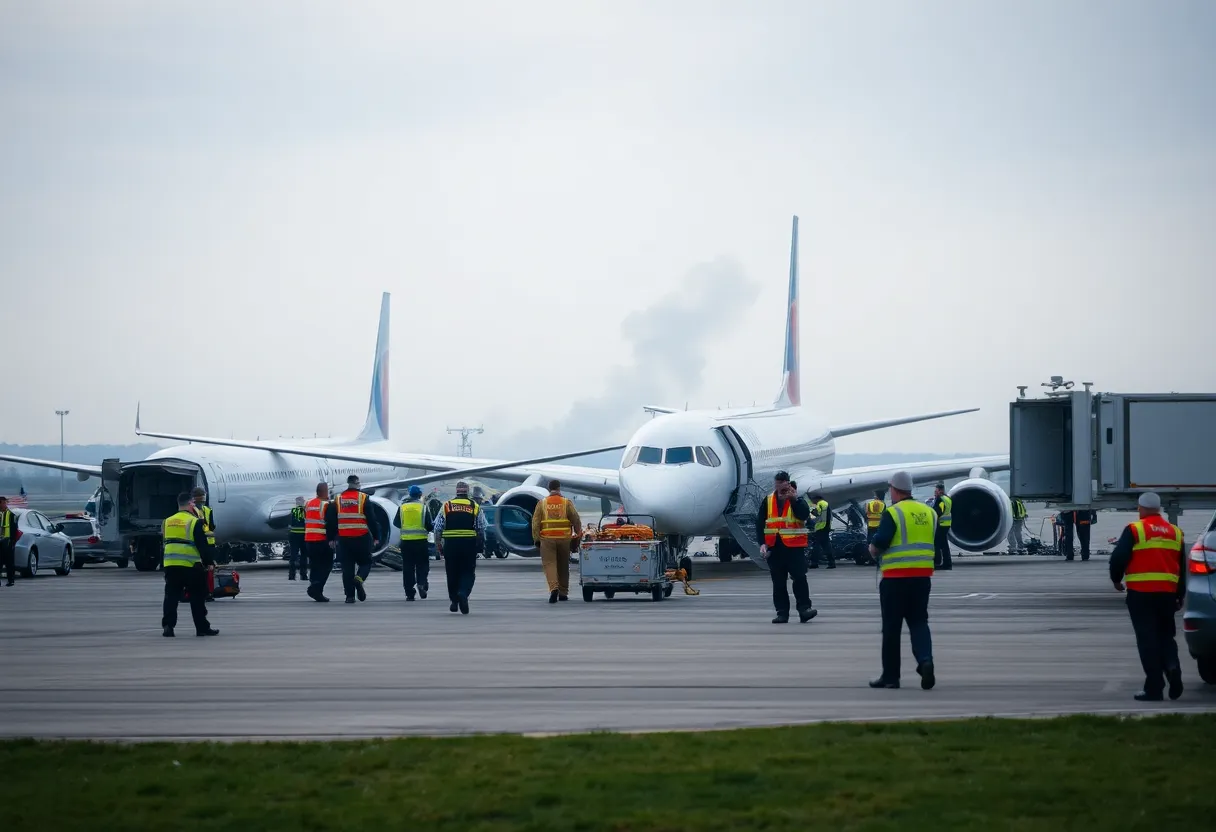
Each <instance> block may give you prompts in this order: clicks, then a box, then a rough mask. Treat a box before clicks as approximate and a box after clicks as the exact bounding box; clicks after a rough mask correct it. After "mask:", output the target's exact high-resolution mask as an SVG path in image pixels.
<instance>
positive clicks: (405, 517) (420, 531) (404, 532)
mask: <svg viewBox="0 0 1216 832" xmlns="http://www.w3.org/2000/svg"><path fill="white" fill-rule="evenodd" d="M401 539H402V540H426V506H424V505H423V504H422V501H420V500H415V501H414V502H412V503H402V504H401Z"/></svg>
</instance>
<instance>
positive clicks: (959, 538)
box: [950, 471, 1013, 552]
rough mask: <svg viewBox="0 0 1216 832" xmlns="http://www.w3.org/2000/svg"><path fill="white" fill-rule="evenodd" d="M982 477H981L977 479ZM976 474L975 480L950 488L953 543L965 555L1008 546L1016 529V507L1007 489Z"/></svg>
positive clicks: (973, 476) (968, 480)
mask: <svg viewBox="0 0 1216 832" xmlns="http://www.w3.org/2000/svg"><path fill="white" fill-rule="evenodd" d="M977 474H980V476H977ZM982 474H983V472H982V471H972V472H971V479H967V480H963V481H962V482H960V483H959V484H958V485H956V486H954V487H953V488H951V489H950V499H951V500H953V501H954V505H953V507H952V508H951V510H950V517H951V523H950V542H951V543H953V544H954V545H955V546H957V547H958V548H960V549H962V550H963V551H965V552H984V551H987V550H989V549H992V548H993V547H995V546H999V545H1002V544H1004V542H1005V539H1006V538H1007V537H1008V536H1009V530H1010V529H1011V528H1013V506H1012V505H1011V504H1010V502H1009V497H1008V495H1006V494H1005V490H1004V489H1003V488H1001V487H1000V486H999V485H997V484H996V483H994V482H993V481H992V480H990V479H987V478H986V477H985V476H983V475H982Z"/></svg>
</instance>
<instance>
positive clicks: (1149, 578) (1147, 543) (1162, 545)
mask: <svg viewBox="0 0 1216 832" xmlns="http://www.w3.org/2000/svg"><path fill="white" fill-rule="evenodd" d="M1129 528H1130V529H1131V530H1132V539H1133V540H1134V541H1135V542H1134V543H1133V545H1132V559H1131V562H1130V563H1129V564H1128V565H1127V574H1125V575H1124V576H1123V580H1124V582H1125V583H1126V584H1127V588H1128V589H1131V590H1135V591H1136V592H1176V591H1177V589H1178V579H1179V574H1178V568H1179V565H1180V558H1181V557H1182V530H1181V529H1179V528H1178V527H1177V526H1175V525H1173V524H1172V523H1170V522H1169V521H1167V520H1166V519H1165V518H1163V517H1161V516H1160V515H1158V516H1156V517H1146V518H1145V519H1143V520H1137V521H1136V522H1135V523H1132V524H1130V526H1129Z"/></svg>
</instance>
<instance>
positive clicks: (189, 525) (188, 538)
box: [161, 511, 203, 566]
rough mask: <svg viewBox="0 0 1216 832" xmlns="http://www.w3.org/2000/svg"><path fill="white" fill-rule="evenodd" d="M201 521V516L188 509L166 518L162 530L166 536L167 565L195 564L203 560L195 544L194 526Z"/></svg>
mask: <svg viewBox="0 0 1216 832" xmlns="http://www.w3.org/2000/svg"><path fill="white" fill-rule="evenodd" d="M199 522H201V521H200V520H199V518H197V517H195V516H194V515H193V514H191V513H190V512H188V511H179V512H178V513H177V514H174V515H172V516H171V517H167V518H165V524H164V527H163V528H162V530H161V533H162V534H163V535H164V538H165V561H164V563H165V566H194V564H196V563H202V562H203V558H202V555H200V554H199V552H198V547H197V546H195V545H194V526H195V524H196V523H199Z"/></svg>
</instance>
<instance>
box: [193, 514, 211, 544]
mask: <svg viewBox="0 0 1216 832" xmlns="http://www.w3.org/2000/svg"><path fill="white" fill-rule="evenodd" d="M194 510H195V511H196V512H197V515H196V516H197V517H198V519H200V520H202V521H203V534H205V535H206V536H207V542H208V543H210V544H211V545H212V546H214V545H215V529H213V528H212V525H211V506H195V507H194Z"/></svg>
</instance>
